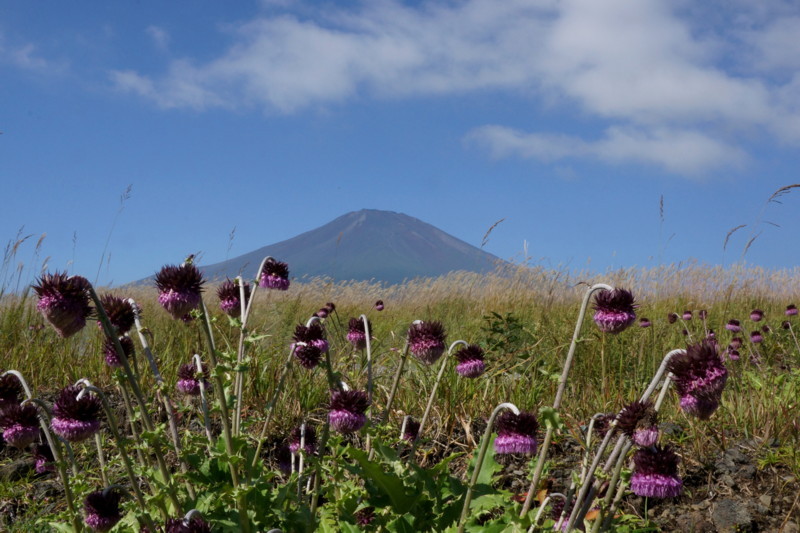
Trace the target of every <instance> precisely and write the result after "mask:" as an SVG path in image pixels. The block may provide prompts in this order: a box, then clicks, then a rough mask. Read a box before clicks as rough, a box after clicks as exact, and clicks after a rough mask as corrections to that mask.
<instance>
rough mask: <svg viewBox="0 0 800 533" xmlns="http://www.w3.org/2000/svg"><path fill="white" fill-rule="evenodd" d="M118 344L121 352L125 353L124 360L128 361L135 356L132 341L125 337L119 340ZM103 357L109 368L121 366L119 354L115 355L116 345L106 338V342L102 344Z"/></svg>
mask: <svg viewBox="0 0 800 533" xmlns="http://www.w3.org/2000/svg"><path fill="white" fill-rule="evenodd" d="M119 343H120V345H121V346H122V351H123V352H124V353H125V358H126V359H127V360H129V361H130V359H131V358H132V357H133V356H134V355H136V348H135V346H134V345H133V340H132V339H131V338H130V337H128V336H127V335H125V336H123V337H120V338H119ZM103 355H104V356H105V361H106V364H107V365H108V366H110V367H111V368H119V367H121V366H123V365H122V361H121V360H120V358H119V354H118V353H117V346H116V344H115V343H114V341H113V340H112V339H109V338H108V337H106V340H105V341H104V342H103Z"/></svg>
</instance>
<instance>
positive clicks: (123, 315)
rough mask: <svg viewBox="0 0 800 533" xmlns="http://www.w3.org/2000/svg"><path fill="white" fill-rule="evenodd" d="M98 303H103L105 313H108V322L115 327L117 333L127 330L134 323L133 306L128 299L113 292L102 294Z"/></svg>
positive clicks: (123, 332) (121, 333)
mask: <svg viewBox="0 0 800 533" xmlns="http://www.w3.org/2000/svg"><path fill="white" fill-rule="evenodd" d="M100 303H101V304H102V305H103V309H105V311H106V315H108V320H109V322H111V325H112V326H114V327H115V328H117V333H118V334H119V335H124V334H125V333H127V332H129V331H130V330H131V328H132V327H133V326H134V324H135V323H136V315H135V313H134V310H133V306H132V305H131V303H130V302H129V301H128V300H126V299H124V298H120V297H118V296H114V295H113V294H104V295H103V296H101V297H100ZM99 324H100V323H99V322H98V325H99Z"/></svg>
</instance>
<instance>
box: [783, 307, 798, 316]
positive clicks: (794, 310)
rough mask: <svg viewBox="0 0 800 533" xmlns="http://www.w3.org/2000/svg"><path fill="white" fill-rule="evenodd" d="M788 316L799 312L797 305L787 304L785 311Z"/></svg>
mask: <svg viewBox="0 0 800 533" xmlns="http://www.w3.org/2000/svg"><path fill="white" fill-rule="evenodd" d="M784 314H785V315H786V316H794V315H796V314H797V306H796V305H794V304H789V305H787V306H786V311H784Z"/></svg>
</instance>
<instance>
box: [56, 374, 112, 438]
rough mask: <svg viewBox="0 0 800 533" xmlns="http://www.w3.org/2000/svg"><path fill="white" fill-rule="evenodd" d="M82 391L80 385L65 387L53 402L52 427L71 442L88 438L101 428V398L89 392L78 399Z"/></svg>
mask: <svg viewBox="0 0 800 533" xmlns="http://www.w3.org/2000/svg"><path fill="white" fill-rule="evenodd" d="M80 392H81V388H80V387H77V386H74V385H73V386H69V387H65V388H63V389H61V391H60V392H59V393H58V397H57V398H56V401H55V402H54V403H53V419H52V420H51V422H50V427H51V428H52V429H53V432H54V433H56V434H57V435H59V436H61V437H63V438H64V439H66V440H68V441H70V442H79V441H82V440H86V439H88V438H89V437H91V436H92V435H94V434H95V433H97V432H98V431H99V430H100V419H99V418H98V416H99V415H100V408H101V403H100V398H99V397H97V396H96V395H95V394H92V393H88V394H83V396H81V398H80V399H78V394H79V393H80Z"/></svg>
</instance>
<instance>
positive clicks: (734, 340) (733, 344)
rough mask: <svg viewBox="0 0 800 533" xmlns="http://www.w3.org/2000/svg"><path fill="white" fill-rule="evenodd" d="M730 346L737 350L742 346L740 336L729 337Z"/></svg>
mask: <svg viewBox="0 0 800 533" xmlns="http://www.w3.org/2000/svg"><path fill="white" fill-rule="evenodd" d="M730 347H731V348H733V349H734V350H738V349H739V348H741V347H742V338H741V337H734V338H732V339H731V344H730Z"/></svg>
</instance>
